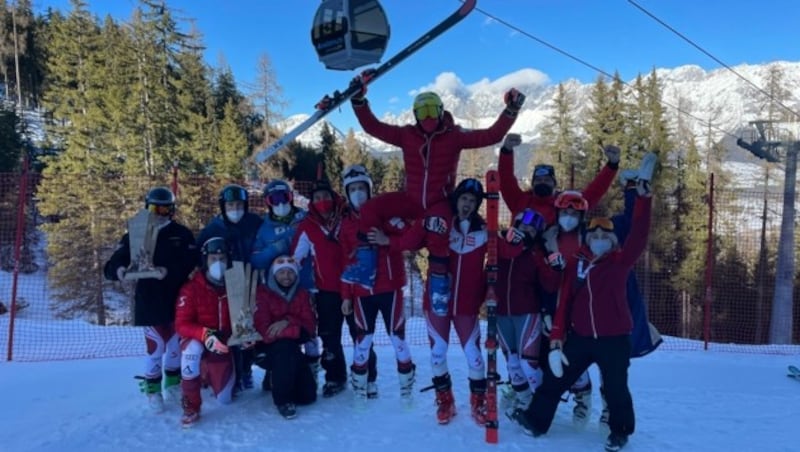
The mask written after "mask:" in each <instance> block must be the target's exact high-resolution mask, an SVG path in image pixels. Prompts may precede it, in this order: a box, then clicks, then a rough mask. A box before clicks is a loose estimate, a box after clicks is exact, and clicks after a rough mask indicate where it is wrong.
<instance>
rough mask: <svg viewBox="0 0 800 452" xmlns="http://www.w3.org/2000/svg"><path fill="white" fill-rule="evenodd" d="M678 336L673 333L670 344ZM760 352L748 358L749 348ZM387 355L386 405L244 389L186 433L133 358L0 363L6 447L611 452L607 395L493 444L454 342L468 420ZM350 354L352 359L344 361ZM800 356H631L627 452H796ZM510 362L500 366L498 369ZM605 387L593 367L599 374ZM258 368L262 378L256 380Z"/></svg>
mask: <svg viewBox="0 0 800 452" xmlns="http://www.w3.org/2000/svg"><path fill="white" fill-rule="evenodd" d="M670 339H671V338H667V341H669V340H670ZM748 351H752V349H748ZM376 352H377V353H378V357H379V363H378V370H379V377H378V385H379V388H380V398H379V399H378V400H374V401H369V404H368V405H367V407H366V408H363V409H357V408H356V407H355V406H354V405H353V403H352V398H351V396H352V393H351V392H350V391H349V390H348V391H345V392H344V393H341V394H339V395H338V396H336V397H334V398H332V399H321V398H320V399H319V400H318V401H317V403H316V404H314V405H311V406H308V407H299V408H298V413H299V416H298V417H297V418H296V419H294V420H285V419H283V418H281V417H280V416H279V415H278V413H277V411H276V409H275V407H274V406H273V404H272V400H271V397H269V396H268V395H267V394H265V393H262V392H261V391H260V389H253V390H249V391H246V392H245V393H244V395H243V396H242V397H240V398H239V399H237V400H236V401H235V402H234V403H233V404H231V405H227V406H222V405H219V404H217V403H216V401H215V400H213V399H212V398H211V397H208V396H207V393H205V392H204V405H203V417H202V419H201V422H200V423H199V424H197V425H196V426H194V427H193V428H191V429H188V430H184V429H182V428H181V427H180V425H179V417H180V408H179V406H178V404H177V403H171V404H170V403H168V410H167V411H166V412H165V413H163V414H160V415H154V414H151V413H150V412H148V411H147V408H146V401H145V398H144V396H143V395H141V394H140V393H139V392H138V385H137V381H136V380H134V379H133V378H132V376H133V375H135V374H137V373H140V371H141V367H142V366H141V360H140V359H138V358H113V359H98V360H73V361H52V362H34V363H15V362H12V363H3V364H0V382H2V383H3V385H2V388H3V395H2V403H0V425H2V426H3V431H4V432H5V434H4V435H3V436H2V439H0V450H2V451H66V450H82V451H95V450H96V451H108V450H114V451H117V452H121V451H140V452H141V451H145V450H147V451H161V450H164V451H190V450H191V451H196V450H205V451H214V450H274V451H281V452H292V451H298V452H299V451H302V452H313V451H324V452H331V451H358V452H365V451H372V452H376V451H379V452H395V451H397V452H408V451H413V452H422V451H467V450H469V451H522V450H525V451H530V450H559V451H562V452H566V451H591V450H597V451H600V450H603V443H604V440H605V436H604V434H602V433H601V432H600V431H599V430H598V426H597V419H598V417H599V410H600V399H599V395H598V394H597V391H595V394H594V403H593V408H592V412H593V413H592V420H591V422H590V423H589V425H588V426H587V427H586V429H585V430H583V431H578V430H576V429H575V428H574V427H572V421H571V408H572V402H570V403H569V404H566V403H562V404H561V406H560V407H559V410H558V413H557V416H556V420H555V421H554V423H553V427H552V429H551V430H550V433H549V434H548V435H546V436H543V437H540V438H535V439H534V438H531V437H529V436H526V435H524V434H523V433H522V432H521V430H520V429H519V428H518V427H517V426H515V425H513V424H511V423H510V422H508V420H507V419H505V418H504V417H502V418H501V420H500V443H499V444H497V445H488V444H486V443H484V440H483V434H484V430H483V428H481V427H478V426H477V425H475V423H474V422H473V421H472V419H471V418H470V416H469V393H468V389H467V379H466V378H467V377H466V371H465V369H466V365H465V363H464V362H463V359H464V358H463V355H462V354H461V351H460V349H459V348H457V347H451V349H450V353H449V362H450V368H451V373H452V375H453V382H454V388H453V389H454V391H455V398H456V403H457V409H458V411H459V414H458V415H457V416H456V418H455V419H454V420H453V422H452V423H451V424H450V425H446V426H440V425H437V424H436V422H435V417H434V411H435V407H434V405H433V397H434V396H433V393H432V392H425V393H416V394H415V401H414V404H413V405H412V406H411V407H405V406H402V405H401V402H400V399H399V395H398V386H397V376H396V373H395V370H394V369H395V366H394V356H393V352H392V348H391V347H387V346H381V347H378V348H376ZM412 353H413V356H414V359H415V361H416V362H417V387H422V386H424V385H427V384H429V381H430V376H431V374H430V366H429V364H428V350H427V349H426V348H425V347H419V346H417V347H413V349H412ZM349 357H350V351H349V350H348V359H349ZM791 363H794V364H800V356H785V355H783V356H781V355H774V354H753V353H735V352H714V351H711V352H702V351H686V352H678V351H664V350H659V351H656V352H655V353H653V354H652V355H650V356H648V357H645V358H642V359H638V360H634V361H633V362H632V365H631V369H630V386H631V391H632V393H633V398H634V405H635V409H636V415H637V427H636V433H635V434H634V435H633V436H632V437H631V440H630V442H629V443H628V446H626V448H625V450H626V451H669V450H676V451H688V450H691V451H751V450H752V451H795V450H797V444H798V440H800V433H798V430H796V428H797V415H798V412H800V411H798V407H800V381H795V380H793V379H790V378H787V377H786V368H787V365H788V364H791ZM504 365H505V363H504V362H502V359H501V360H500V361H499V362H498V367H499V368H500V369H501V374H505V370H504ZM592 374H593V379H594V381H595V382H596V381H597V372H596V369H595V368H594V367H593V368H592ZM261 375H262V373H261V371H260V370H256V371H255V377H256V378H257V382H260V378H261Z"/></svg>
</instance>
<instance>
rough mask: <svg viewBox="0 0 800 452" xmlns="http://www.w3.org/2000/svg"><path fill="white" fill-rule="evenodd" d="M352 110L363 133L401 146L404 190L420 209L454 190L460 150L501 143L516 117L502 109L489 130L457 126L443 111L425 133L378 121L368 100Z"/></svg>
mask: <svg viewBox="0 0 800 452" xmlns="http://www.w3.org/2000/svg"><path fill="white" fill-rule="evenodd" d="M353 110H354V111H355V115H356V118H358V122H359V123H360V124H361V127H363V128H364V131H365V132H367V133H368V134H370V135H372V136H373V137H375V138H377V139H379V140H381V141H384V142H386V143H388V144H392V145H395V146H397V147H399V148H400V149H402V152H403V163H404V165H405V182H406V186H405V189H406V191H407V192H408V195H409V196H411V197H412V198H413V199H415V200H418V201H419V203H420V204H421V205H422V207H423V209H428V208H429V207H431V206H432V205H434V204H436V203H438V202H441V201H446V200H447V195H448V194H450V193H452V192H453V189H454V187H455V182H456V171H457V169H458V158H459V156H460V154H461V151H462V150H464V149H470V148H481V147H485V146H491V145H493V144H495V143H498V142H500V140H502V139H503V136H505V134H506V133H507V132H508V130H509V129H510V128H511V126H512V125H513V124H514V121H515V120H516V115H513V116H512V115H509V114H507V113H506V112H505V111H504V112H503V113H501V114H500V116H499V117H498V118H497V120H496V121H495V122H494V124H492V125H491V126H490V127H489V128H488V129H478V130H468V129H462V128H461V127H459V126H457V125H456V124H455V123H454V121H453V116H452V115H451V114H450V112H448V111H445V112H444V117H443V120H442V125H441V126H440V127H439V129H438V130H437V131H435V132H433V133H432V134H431V135H430V136H427V135H425V133H423V132H422V130H421V129H420V128H419V127H417V126H416V125H411V124H409V125H405V126H395V125H390V124H386V123H383V122H381V121H379V120H378V118H376V117H375V115H374V114H373V113H372V111H371V110H370V108H369V103H367V102H364V104H362V105H356V104H353Z"/></svg>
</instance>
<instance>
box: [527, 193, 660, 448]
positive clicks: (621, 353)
mask: <svg viewBox="0 0 800 452" xmlns="http://www.w3.org/2000/svg"><path fill="white" fill-rule="evenodd" d="M636 189H637V192H638V197H637V199H636V204H635V206H634V212H633V220H632V223H631V230H630V232H629V234H628V237H627V240H626V241H625V244H624V245H623V246H621V247H620V246H619V240H618V237H617V236H616V234H615V233H614V225H613V223H612V222H611V220H609V219H608V218H595V219H593V220H592V221H591V222H590V223H589V226H588V227H587V228H586V231H587V232H586V238H585V243H586V245H587V246H584V247H582V248H581V250H580V251H579V252H578V259H576V260H574V261H573V262H574V264H571V265H567V267H566V269H565V270H564V278H563V280H562V283H561V290H560V293H559V301H558V307H557V308H556V316H555V319H554V321H553V330H552V332H551V334H550V347H551V351H550V354H549V356H548V362H549V363H550V370H549V371H546V372H545V373H544V381H543V382H542V385H541V386H540V387H539V390H537V391H536V393H535V394H534V396H533V401H532V403H531V405H530V406H529V407H528V409H527V410H525V412H524V413H523V415H522V416H519V417H518V418H517V420H518V421H519V422H520V423H521V424H522V425H523V427H524V428H525V430H526V433H529V434H531V435H533V436H539V435H543V434H545V433H547V431H548V430H549V428H550V424H551V423H552V422H553V417H554V415H555V412H556V408H557V406H558V402H559V400H560V397H561V394H562V393H563V392H564V391H566V390H567V389H568V388H569V387H570V386H571V385H572V384H573V383H574V382H575V380H577V379H578V377H579V376H580V375H581V374H582V373H583V372H584V371H585V370H586V368H587V367H589V365H591V364H592V363H596V364H597V366H598V367H599V368H600V373H601V375H602V380H603V388H604V394H605V397H606V401H607V403H608V411H609V420H608V421H609V422H608V423H609V428H610V430H611V433H610V434H609V435H608V439H607V441H606V450H607V451H616V450H620V449H621V448H622V447H623V446H625V444H626V443H627V442H628V436H629V435H631V434H632V433H633V431H634V427H635V417H634V411H633V400H632V398H631V393H630V390H629V388H628V367H629V365H630V355H631V330H632V329H633V321H632V319H631V312H630V310H629V309H628V299H627V294H626V280H627V278H628V274H629V273H630V271H631V270H632V269H633V266H634V264H635V263H636V261H637V260H638V259H639V256H640V255H641V254H642V252H644V249H645V247H646V245H647V237H648V234H649V230H650V207H651V198H650V189H649V183H648V182H646V181H644V180H641V181H639V183H638V184H637V187H636Z"/></svg>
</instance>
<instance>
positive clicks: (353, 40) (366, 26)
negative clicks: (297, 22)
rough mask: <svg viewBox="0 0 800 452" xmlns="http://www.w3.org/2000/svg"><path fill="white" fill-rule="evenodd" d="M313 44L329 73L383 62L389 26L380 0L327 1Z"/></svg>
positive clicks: (314, 30)
mask: <svg viewBox="0 0 800 452" xmlns="http://www.w3.org/2000/svg"><path fill="white" fill-rule="evenodd" d="M311 41H312V42H313V43H314V48H315V49H316V50H317V55H319V59H320V61H322V63H323V64H324V65H325V67H326V68H328V69H336V70H343V71H344V70H350V69H355V68H358V67H361V66H365V65H368V64H374V63H377V62H379V61H380V59H381V57H382V56H383V53H384V51H385V50H386V46H387V45H388V44H389V23H388V21H387V20H386V13H385V12H384V11H383V7H381V5H380V3H378V1H377V0H323V1H322V4H321V5H320V6H319V9H317V14H316V15H315V16H314V24H313V25H312V27H311Z"/></svg>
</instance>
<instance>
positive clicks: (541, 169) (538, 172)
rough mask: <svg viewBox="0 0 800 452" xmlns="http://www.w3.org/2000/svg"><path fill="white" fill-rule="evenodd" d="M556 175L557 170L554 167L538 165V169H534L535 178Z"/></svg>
mask: <svg viewBox="0 0 800 452" xmlns="http://www.w3.org/2000/svg"><path fill="white" fill-rule="evenodd" d="M555 173H556V169H555V168H554V167H553V165H536V168H534V169H533V177H537V176H552V175H553V174H555Z"/></svg>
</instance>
